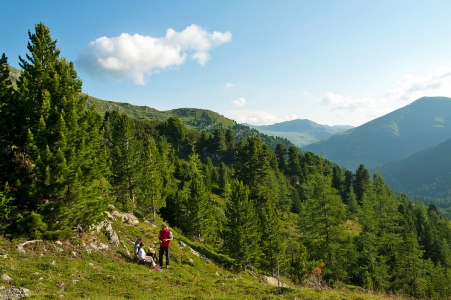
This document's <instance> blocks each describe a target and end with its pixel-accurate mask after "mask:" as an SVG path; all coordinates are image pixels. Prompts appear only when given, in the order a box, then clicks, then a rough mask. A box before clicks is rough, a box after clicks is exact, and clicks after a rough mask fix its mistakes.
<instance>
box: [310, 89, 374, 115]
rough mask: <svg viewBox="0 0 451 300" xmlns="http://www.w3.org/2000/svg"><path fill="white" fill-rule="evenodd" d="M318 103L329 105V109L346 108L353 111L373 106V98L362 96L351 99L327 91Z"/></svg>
mask: <svg viewBox="0 0 451 300" xmlns="http://www.w3.org/2000/svg"><path fill="white" fill-rule="evenodd" d="M318 103H319V104H320V105H323V106H329V107H330V108H331V110H341V109H346V110H350V111H355V110H358V109H362V108H369V107H375V100H374V98H371V97H363V98H357V99H351V98H347V97H343V96H341V95H338V94H334V93H332V92H328V93H327V94H326V95H324V96H323V97H322V98H321V99H320V100H319V101H318Z"/></svg>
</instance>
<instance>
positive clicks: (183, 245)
mask: <svg viewBox="0 0 451 300" xmlns="http://www.w3.org/2000/svg"><path fill="white" fill-rule="evenodd" d="M179 245H180V248H185V247H186V245H185V243H184V242H182V241H180V240H179Z"/></svg>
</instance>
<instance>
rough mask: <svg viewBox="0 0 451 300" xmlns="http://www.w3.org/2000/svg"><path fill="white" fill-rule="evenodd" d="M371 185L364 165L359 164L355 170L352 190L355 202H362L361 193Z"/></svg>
mask: <svg viewBox="0 0 451 300" xmlns="http://www.w3.org/2000/svg"><path fill="white" fill-rule="evenodd" d="M370 187H371V176H370V173H369V172H368V170H367V169H365V166H364V165H362V164H361V165H360V166H359V167H358V168H357V170H356V172H355V180H354V192H355V195H356V197H357V203H358V204H359V205H361V204H362V199H363V194H365V192H367V191H368V190H369V189H370Z"/></svg>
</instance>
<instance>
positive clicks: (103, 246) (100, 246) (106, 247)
mask: <svg viewBox="0 0 451 300" xmlns="http://www.w3.org/2000/svg"><path fill="white" fill-rule="evenodd" d="M97 249H99V250H105V249H108V245H105V244H104V243H99V246H98V247H97Z"/></svg>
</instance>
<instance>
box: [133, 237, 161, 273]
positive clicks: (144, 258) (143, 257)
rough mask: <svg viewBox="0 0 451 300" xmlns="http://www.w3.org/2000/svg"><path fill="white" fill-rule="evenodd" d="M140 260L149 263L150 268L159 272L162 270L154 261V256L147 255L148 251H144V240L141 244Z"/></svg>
mask: <svg viewBox="0 0 451 300" xmlns="http://www.w3.org/2000/svg"><path fill="white" fill-rule="evenodd" d="M138 260H139V261H140V262H142V263H144V264H146V265H149V268H152V269H154V270H156V271H158V272H161V269H160V268H159V267H158V266H157V264H156V263H155V262H154V261H153V259H152V256H147V255H146V251H144V243H143V242H141V243H140V244H139V250H138Z"/></svg>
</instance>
